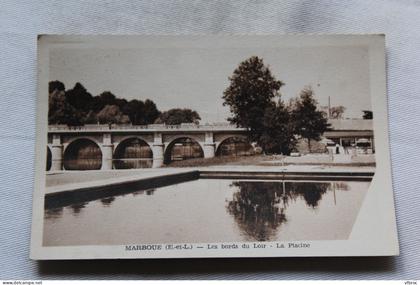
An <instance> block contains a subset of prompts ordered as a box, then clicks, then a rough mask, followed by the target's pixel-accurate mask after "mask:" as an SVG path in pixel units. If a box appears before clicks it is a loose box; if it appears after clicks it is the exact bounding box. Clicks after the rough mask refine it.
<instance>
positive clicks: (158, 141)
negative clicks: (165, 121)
mask: <svg viewBox="0 0 420 285" xmlns="http://www.w3.org/2000/svg"><path fill="white" fill-rule="evenodd" d="M163 148H164V144H163V140H162V133H154V139H153V146H152V151H153V165H152V167H153V168H159V167H162V165H163Z"/></svg>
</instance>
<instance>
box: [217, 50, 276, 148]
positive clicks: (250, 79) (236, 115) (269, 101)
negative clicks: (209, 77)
mask: <svg viewBox="0 0 420 285" xmlns="http://www.w3.org/2000/svg"><path fill="white" fill-rule="evenodd" d="M229 81H230V85H229V87H228V88H227V89H226V90H225V91H224V93H223V99H224V102H223V105H224V106H225V105H228V106H229V108H230V111H231V113H232V117H230V118H229V119H228V120H229V121H230V122H231V123H234V124H236V126H238V127H243V128H247V129H248V131H249V136H250V139H251V140H253V141H257V142H258V141H259V140H260V137H261V135H262V134H263V133H264V125H263V120H262V119H263V117H264V115H265V112H266V110H267V109H270V110H271V109H272V108H275V102H274V99H275V98H276V97H279V96H280V93H279V89H280V87H281V86H282V85H284V84H283V82H281V81H279V80H276V79H275V78H274V76H273V75H272V74H271V71H270V69H269V68H268V67H267V66H265V65H264V62H263V60H262V59H261V58H259V57H257V56H252V57H250V58H249V59H247V60H245V61H243V62H241V63H240V64H239V66H238V68H236V69H235V70H234V71H233V75H232V76H231V77H229Z"/></svg>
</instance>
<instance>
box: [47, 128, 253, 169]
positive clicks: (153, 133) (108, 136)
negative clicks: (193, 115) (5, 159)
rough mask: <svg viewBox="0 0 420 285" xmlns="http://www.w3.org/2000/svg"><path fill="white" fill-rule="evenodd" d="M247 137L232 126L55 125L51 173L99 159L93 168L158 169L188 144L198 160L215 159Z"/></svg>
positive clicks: (50, 133)
mask: <svg viewBox="0 0 420 285" xmlns="http://www.w3.org/2000/svg"><path fill="white" fill-rule="evenodd" d="M245 134H246V130H245V129H241V128H237V127H235V126H232V125H228V124H212V125H195V124H181V125H147V126H132V125H130V126H124V125H85V126H81V127H68V126H65V125H52V126H49V127H48V148H47V170H51V171H60V170H68V169H74V168H72V166H71V161H72V160H77V159H83V158H84V159H86V161H88V162H89V160H90V161H93V163H94V164H95V160H96V162H97V163H96V164H95V166H94V167H93V169H103V170H106V169H112V168H115V160H118V159H126V160H130V159H133V160H136V159H140V160H141V159H144V160H146V161H147V160H148V161H150V163H149V165H148V166H146V167H154V168H156V167H161V166H162V165H163V164H164V163H166V162H169V161H170V160H171V152H172V151H173V149H174V146H177V145H178V146H179V145H181V146H182V143H183V144H186V143H185V142H188V144H190V145H191V146H192V147H191V150H193V151H194V152H196V154H197V157H205V158H211V157H214V156H215V155H219V154H220V153H221V151H220V149H221V147H222V145H223V144H224V142H227V141H231V140H232V139H236V141H238V140H241V141H245V140H246V136H245ZM133 142H135V144H136V145H135V146H136V147H135V148H134V147H133V145H134V144H133ZM180 142H181V143H180ZM248 145H249V143H248ZM82 148H84V149H85V150H84V151H81V149H82ZM127 150H129V151H127ZM129 152H130V153H131V154H130V155H127V153H129ZM77 155H79V156H84V157H77Z"/></svg>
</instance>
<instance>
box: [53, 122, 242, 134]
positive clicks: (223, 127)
mask: <svg viewBox="0 0 420 285" xmlns="http://www.w3.org/2000/svg"><path fill="white" fill-rule="evenodd" d="M245 130H246V129H245V128H238V127H236V126H235V125H230V124H206V125H196V124H181V125H165V124H152V125H84V126H67V125H49V126H48V132H49V133H72V132H100V133H103V132H138V131H145V132H162V131H168V132H171V131H176V132H183V131H241V132H243V131H245Z"/></svg>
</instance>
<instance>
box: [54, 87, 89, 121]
mask: <svg viewBox="0 0 420 285" xmlns="http://www.w3.org/2000/svg"><path fill="white" fill-rule="evenodd" d="M50 90H51V89H50ZM82 117H83V116H82V113H81V112H80V111H78V110H77V109H76V108H74V107H73V106H72V105H71V104H69V103H68V102H67V100H66V95H65V93H64V91H63V90H59V89H57V88H53V91H52V92H51V93H50V94H49V95H48V124H51V125H52V124H66V125H70V126H78V125H81V124H82V121H81V118H82Z"/></svg>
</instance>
